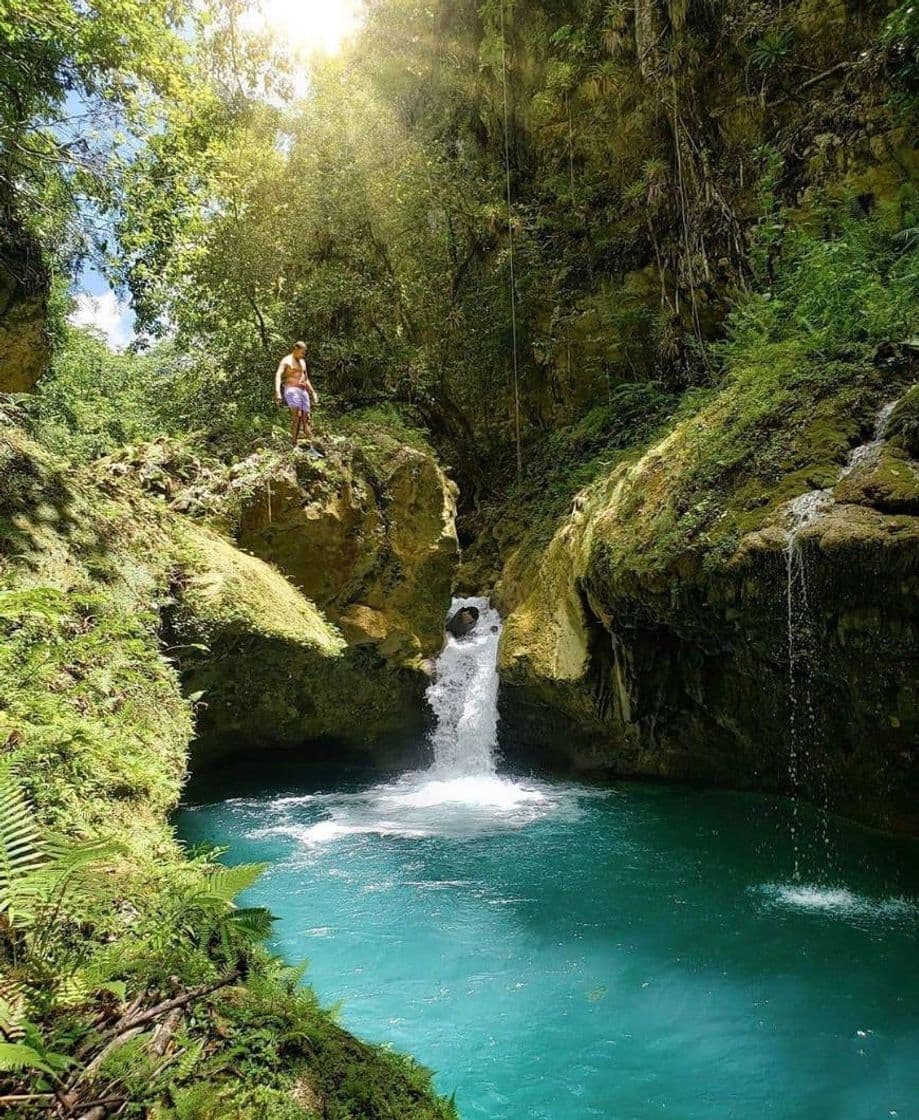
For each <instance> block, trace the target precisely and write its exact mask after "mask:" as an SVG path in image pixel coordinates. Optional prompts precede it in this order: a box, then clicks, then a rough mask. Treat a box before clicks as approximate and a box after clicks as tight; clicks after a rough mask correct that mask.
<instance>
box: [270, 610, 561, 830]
mask: <svg viewBox="0 0 919 1120" xmlns="http://www.w3.org/2000/svg"><path fill="white" fill-rule="evenodd" d="M462 607H475V608H476V610H478V612H479V617H478V621H477V623H476V626H475V628H474V629H473V631H472V632H471V633H470V634H468V635H467V636H466V637H464V638H454V637H453V636H452V635H449V634H448V635H447V637H446V641H445V644H444V648H443V651H442V653H441V654H440V657H438V659H437V664H436V667H435V673H434V679H433V681H432V683H431V684H430V686H429V688H428V691H427V699H428V703H429V704H430V705H431V708H432V710H433V712H434V716H435V725H434V729H433V731H432V733H431V747H432V750H433V754H434V759H433V762H432V763H431V766H430V767H429V768H428V769H426V770H414V771H411V772H409V773H407V774H403V775H401V777H399V778H397V779H395V780H393V781H389V782H383V783H380V784H379V785H375V786H372V787H371V788H369V789H366V790H361V791H359V792H357V793H328V794H312V795H309V796H307V797H304V798H298V797H279V798H277V799H276V800H275V801H273V802H272V803H271V805H270V806H268V815H269V817H270V818H271V819H270V820H269V821H268V822H267V823H266V822H265V821H264V813H265V807H264V806H262V813H263V822H262V825H261V827H259V828H257V829H255V830H253V831H252V832H251V833H249V835H250V836H252V837H253V838H254V837H258V836H269V835H281V836H290V837H293V838H294V839H296V840H297V841H298V842H299V843H300V844H301V845H302V846H303V847H304V848H305V849H315V848H316V847H319V846H323V845H327V844H331V843H334V842H336V841H338V840H341V839H343V838H347V837H352V838H353V837H359V836H387V837H404V838H406V839H419V838H424V837H429V836H450V837H453V838H462V837H465V836H475V835H481V834H482V833H486V832H490V831H494V830H500V829H515V828H523V827H525V826H526V825H528V824H530V823H532V822H533V821H535V820H538V819H539V818H541V817H544V816H546V815H547V814H549V813H557V812H559V811H564V812H566V813H567V814H569V815H571V816H574V815H576V814H577V797H576V794H575V791H574V790H573V789H571V788H568V789H565V788H563V787H559V786H550V785H548V784H545V783H542V782H537V781H519V780H516V779H513V778H510V777H503V776H500V775H499V774H497V772H496V771H497V760H496V748H497V737H498V734H497V733H498V671H497V658H498V642H499V640H500V637H501V616H500V615H499V614H498V612H497V611H496V610H494V609H493V608H492V607H491V606H490V604H489V602H488V600H487V599H482V598H469V599H455V600H454V601H453V603H452V605H451V607H450V615H449V616H448V617H452V615H453V614H454V613H455V612H456V611H458V610H459V609H460V608H462ZM304 808H306V809H308V810H311V811H318V812H319V813H320V814H321V816H322V819H321V820H318V821H316V820H314V821H312V822H309V823H308V822H305V821H304V820H303V816H304V814H303V812H302V810H303V809H304Z"/></svg>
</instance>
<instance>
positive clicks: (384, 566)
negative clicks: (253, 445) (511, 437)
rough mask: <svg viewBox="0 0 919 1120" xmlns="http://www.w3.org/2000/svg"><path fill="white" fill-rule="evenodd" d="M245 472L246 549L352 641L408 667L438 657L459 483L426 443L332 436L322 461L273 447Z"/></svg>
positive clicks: (242, 534)
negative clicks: (366, 442) (365, 444)
mask: <svg viewBox="0 0 919 1120" xmlns="http://www.w3.org/2000/svg"><path fill="white" fill-rule="evenodd" d="M240 478H241V479H242V480H243V481H242V482H241V484H240V485H239V486H237V487H236V499H235V500H236V501H237V503H238V509H239V512H238V522H237V539H238V541H239V543H240V545H241V547H242V548H244V549H246V550H247V551H250V552H252V553H253V554H254V555H256V556H258V557H261V558H262V559H264V560H267V561H270V562H271V563H273V564H275V565H277V567H278V568H279V569H280V570H281V571H282V572H284V574H285V575H286V576H287V577H288V578H289V579H290V580H291V581H292V582H293V583H294V584H295V585H296V586H297V587H298V588H299V589H300V590H301V591H302V592H303V593H304V594H305V595H306V596H307V597H308V598H309V599H311V600H312V601H313V602H315V603H316V604H317V605H318V606H319V607H320V608H321V609H322V610H323V611H324V612H325V613H326V614H327V615H328V617H329V618H330V619H331V620H332V621H334V622H335V623H336V624H337V625H338V626H340V628H341V631H342V633H343V635H344V637H345V639H346V641H347V642H348V644H349V645H351V646H365V647H370V648H371V649H372V650H374V651H375V652H376V653H378V654H379V655H380V656H382V657H383V658H384V659H385V660H386V661H387V662H388V663H389V664H391V665H393V666H396V667H400V668H405V667H408V668H419V667H420V666H422V665H423V664H424V662H425V660H426V659H428V658H431V657H434V656H435V655H436V654H437V653H438V651H439V650H440V647H441V645H442V643H443V624H444V618H445V616H446V612H447V608H448V607H449V604H450V595H451V588H452V582H453V575H454V571H455V568H456V564H457V561H458V552H459V547H458V543H457V537H456V526H455V516H456V488H455V486H454V484H453V483H452V482H450V481H449V479H447V477H446V476H445V475H444V473H443V471H442V470H441V468H440V467H439V466H438V464H437V461H436V459H435V458H434V455H433V453H432V452H431V451H430V450H429V449H427V448H425V447H419V446H411V445H409V444H405V443H399V442H397V441H395V440H389V439H387V438H385V437H383V436H379V437H378V441H377V443H376V445H375V446H374V447H373V448H372V449H371V450H370V451H368V450H366V449H365V448H361V447H359V446H355V445H353V444H349V443H347V442H341V443H339V442H336V441H332V440H330V441H328V444H327V457H326V458H325V459H324V460H313V459H311V458H309V457H307V456H305V455H302V454H298V455H296V456H284V457H278V456H276V455H273V454H268V453H265V454H262V455H260V456H255V457H254V458H253V459H252V460H249V461H248V463H247V468H246V473H245V474H244V475H241V476H240Z"/></svg>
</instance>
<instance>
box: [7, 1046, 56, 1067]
mask: <svg viewBox="0 0 919 1120" xmlns="http://www.w3.org/2000/svg"><path fill="white" fill-rule="evenodd" d="M26 1069H40V1070H42V1071H43V1072H44V1073H52V1072H53V1071H52V1069H51V1066H50V1065H49V1064H48V1063H47V1061H46V1060H45V1058H44V1057H43V1055H41V1054H39V1052H38V1051H37V1050H33V1049H32V1047H31V1046H26V1044H25V1043H24V1042H0V1073H19V1072H20V1071H22V1070H26Z"/></svg>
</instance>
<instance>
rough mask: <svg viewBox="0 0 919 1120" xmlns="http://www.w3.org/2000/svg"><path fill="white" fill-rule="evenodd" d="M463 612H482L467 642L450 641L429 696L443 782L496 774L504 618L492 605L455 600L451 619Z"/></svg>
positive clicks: (433, 738)
mask: <svg viewBox="0 0 919 1120" xmlns="http://www.w3.org/2000/svg"><path fill="white" fill-rule="evenodd" d="M463 607H474V608H475V609H476V610H477V611H478V612H479V619H478V622H477V623H476V626H475V629H474V630H473V631H472V633H471V634H469V635H467V636H466V637H464V638H454V637H453V636H452V634H448V635H447V640H446V644H445V645H444V648H443V652H442V653H441V655H440V657H438V659H437V665H436V668H435V674H434V681H433V683H432V684H431V685H430V686H429V688H428V691H427V698H428V703H429V704H430V705H431V709H432V711H433V712H434V716H435V719H436V724H435V727H434V731H433V732H432V734H431V745H432V747H433V748H434V764H433V766H432V767H431V769H430V771H429V773H430V774H431V776H432V777H433V776H435V775H436V776H437V777H439V778H454V777H461V776H464V775H472V774H493V773H494V772H495V769H496V764H495V745H496V743H497V733H498V670H497V660H498V641H499V639H500V637H501V616H500V615H499V614H498V612H497V611H496V610H494V609H493V608H492V607H491V606H490V605H489V603H488V600H487V599H476V598H473V599H454V600H453V604H452V605H451V607H450V615H451V617H452V615H454V614H455V613H456V612H457V611H458V610H460V609H461V608H463Z"/></svg>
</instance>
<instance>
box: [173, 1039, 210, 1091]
mask: <svg viewBox="0 0 919 1120" xmlns="http://www.w3.org/2000/svg"><path fill="white" fill-rule="evenodd" d="M203 1053H204V1040H203V1039H197V1040H196V1041H195V1042H191V1043H189V1045H188V1049H187V1050H186V1051H185V1053H184V1054H182V1056H181V1057H180V1058H179V1059H178V1061H177V1062H176V1064H175V1066H174V1068H173V1071H172V1077H173V1080H174V1081H177V1082H179V1083H181V1082H182V1081H187V1080H188V1079H189V1078H190V1077H191V1075H192V1074H193V1073H194V1072H195V1068H196V1066H197V1065H198V1062H199V1061H200V1060H201V1055H202V1054H203Z"/></svg>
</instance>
